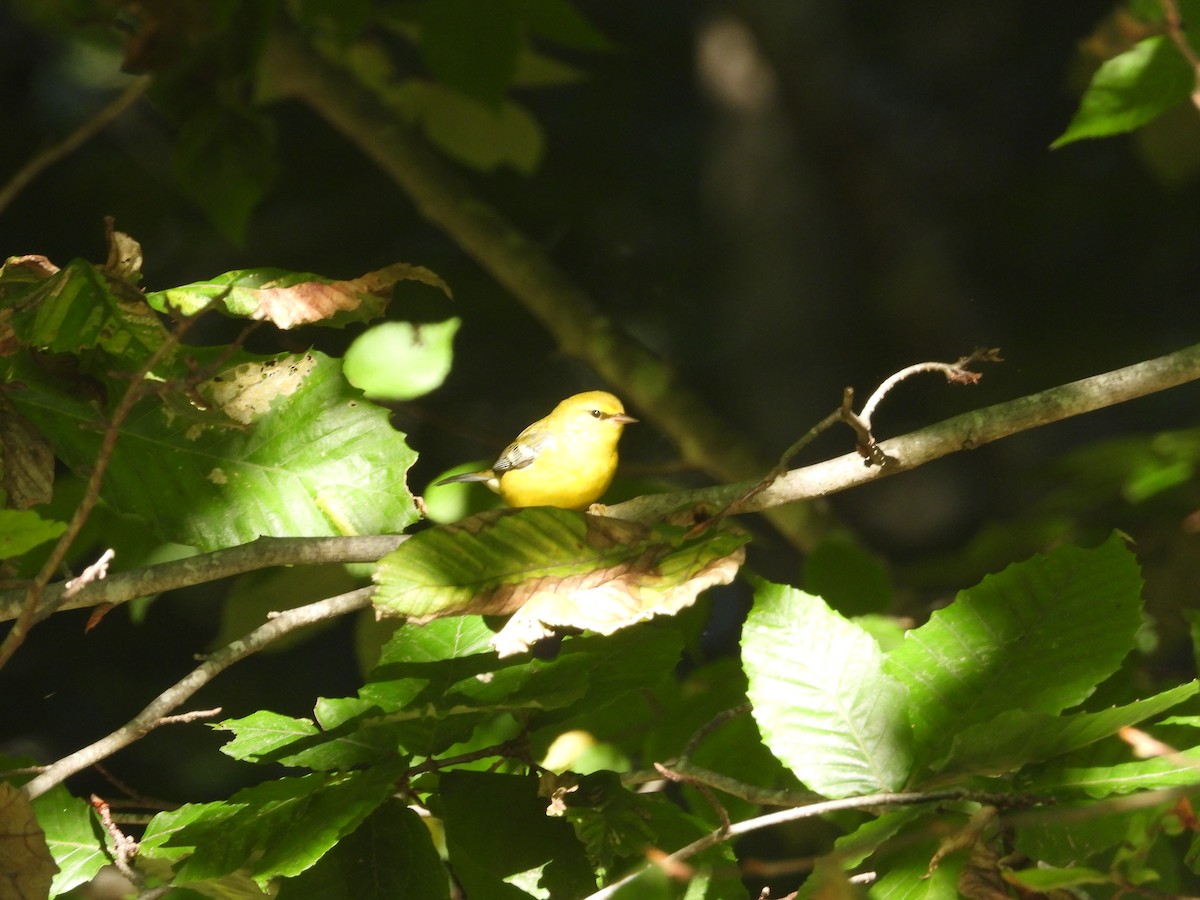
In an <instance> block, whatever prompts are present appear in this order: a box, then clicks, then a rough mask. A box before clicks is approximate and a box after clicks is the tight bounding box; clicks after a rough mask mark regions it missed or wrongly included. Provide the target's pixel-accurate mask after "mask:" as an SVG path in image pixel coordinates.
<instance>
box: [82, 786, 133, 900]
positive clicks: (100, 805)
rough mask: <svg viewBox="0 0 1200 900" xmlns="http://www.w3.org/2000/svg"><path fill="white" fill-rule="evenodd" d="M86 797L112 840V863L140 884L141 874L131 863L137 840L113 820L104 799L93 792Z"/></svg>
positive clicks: (127, 876) (123, 873)
mask: <svg viewBox="0 0 1200 900" xmlns="http://www.w3.org/2000/svg"><path fill="white" fill-rule="evenodd" d="M88 799H89V801H90V802H91V804H92V809H94V810H96V815H97V816H99V817H100V824H101V825H102V826H103V827H104V830H105V831H106V832H107V833H108V837H109V840H111V841H112V844H113V853H112V857H113V865H115V866H116V867H117V869H118V870H120V872H121V874H122V875H124V876H125V877H126V878H128V879H129V880H130V881H131V882H132V883H133V884H135V885H138V886H140V885H141V884H142V876H141V874H139V873H138V872H137V871H136V870H135V869H134V868H133V865H132V862H133V858H134V857H135V856H137V853H138V842H137V841H135V840H134V839H133V838H131V837H130V836H129V835H127V834H126V833H125V832H123V831H122V830H121V829H120V827H119V826H118V825H117V823H116V822H114V821H113V817H112V812H111V810H110V809H109V807H108V803H107V802H106V801H104V800H102V799H101V798H100V797H97V796H96V795H95V794H92V795H91V797H89V798H88Z"/></svg>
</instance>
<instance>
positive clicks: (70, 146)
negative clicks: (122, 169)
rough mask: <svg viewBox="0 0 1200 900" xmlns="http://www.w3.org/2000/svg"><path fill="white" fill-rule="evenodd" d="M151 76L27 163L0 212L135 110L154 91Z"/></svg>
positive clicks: (0, 197)
mask: <svg viewBox="0 0 1200 900" xmlns="http://www.w3.org/2000/svg"><path fill="white" fill-rule="evenodd" d="M150 82H151V79H150V76H148V75H142V76H140V77H138V78H135V79H134V80H133V81H131V82H130V83H129V86H128V87H126V88H125V90H124V91H122V92H121V93H120V94H119V95H117V97H116V98H115V99H114V100H113V101H112V102H111V103H109V104H108V105H107V106H105V107H104V108H103V109H102V110H100V111H99V112H98V113H96V115H94V116H92V117H91V118H90V119H88V120H87V121H86V122H84V123H83V124H82V125H80V126H79V127H78V128H76V129H75V130H74V131H73V132H71V133H70V134H69V135H67V136H66V137H65V138H63V139H62V140H61V141H59V142H58V143H57V144H53V145H51V146H49V147H46V148H45V149H44V150H42V151H40V152H39V153H37V154H36V155H35V156H34V157H33V158H32V159H30V160H29V162H27V163H25V165H23V166H22V167H21V168H20V169H19V170H17V172H16V173H15V174H14V175H13V177H12V178H10V179H9V180H8V183H7V184H6V185H4V187H3V188H0V212H3V211H4V210H5V209H7V208H8V205H9V204H10V203H12V202H13V200H15V199H16V198H17V196H18V195H20V193H21V191H23V190H25V188H26V187H28V186H29V184H30V182H32V181H33V180H34V179H35V178H37V177H38V175H40V174H41V173H42V172H44V171H45V170H46V169H48V168H50V166H52V165H54V164H55V163H56V162H58V161H59V160H60V159H62V158H63V157H65V156H68V155H70V154H71V153H74V152H75V151H76V150H77V149H79V148H80V147H81V146H83V145H84V144H85V143H87V142H88V141H89V140H91V139H92V138H93V137H95V136H96V135H97V134H99V133H100V132H101V131H103V130H104V129H105V128H106V127H107V126H108V125H109V123H111V122H112V121H113V120H115V119H116V118H117V117H118V116H120V115H121V113H123V112H125V110H126V109H128V108H129V107H130V106H132V105H133V104H134V103H135V102H136V101H137V100H138V98H139V97H141V96H142V94H144V93H146V90H147V89H148V88H149V87H150Z"/></svg>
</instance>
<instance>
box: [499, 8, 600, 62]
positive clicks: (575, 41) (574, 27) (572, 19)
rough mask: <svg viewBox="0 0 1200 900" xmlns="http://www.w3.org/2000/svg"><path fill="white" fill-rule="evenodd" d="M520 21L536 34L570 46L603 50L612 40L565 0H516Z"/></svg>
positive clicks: (572, 47)
mask: <svg viewBox="0 0 1200 900" xmlns="http://www.w3.org/2000/svg"><path fill="white" fill-rule="evenodd" d="M517 9H518V10H519V15H520V17H521V21H522V22H523V23H524V24H525V26H526V27H527V28H528V29H529V30H530V31H532V32H533V33H534V34H536V35H538V36H539V37H543V38H546V39H547V40H549V41H553V42H555V43H556V44H561V45H562V46H564V47H570V48H571V49H573V50H590V51H605V50H611V49H612V46H613V45H612V43H611V42H610V41H609V39H608V38H606V37H605V36H604V35H603V34H602V33H601V32H600V31H599V30H598V29H597V28H596V26H595V25H593V24H592V23H591V22H589V21H588V20H587V19H586V18H584V16H583V14H582V13H580V12H579V9H578V8H577V7H576V6H575V5H574V4H572V3H568V2H567V0H517Z"/></svg>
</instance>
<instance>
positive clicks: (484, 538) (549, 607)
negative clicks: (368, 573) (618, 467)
mask: <svg viewBox="0 0 1200 900" xmlns="http://www.w3.org/2000/svg"><path fill="white" fill-rule="evenodd" d="M685 534H686V531H685V529H682V528H674V527H671V526H665V525H664V526H656V527H654V528H650V527H647V526H644V525H640V524H637V523H634V522H626V521H621V520H619V519H613V518H608V517H604V516H588V515H585V514H583V513H578V512H574V511H572V510H566V509H552V508H549V507H534V508H529V509H505V510H495V511H492V512H487V513H481V514H480V515H477V516H473V517H471V518H469V519H464V520H463V521H461V522H459V523H457V524H455V525H442V526H438V527H436V528H431V529H429V530H427V531H423V532H421V533H419V534H416V535H413V537H412V538H411V539H410V540H408V541H406V542H405V543H404V544H403V545H401V547H400V548H399V549H398V550H397V551H395V552H393V553H390V554H388V555H387V556H385V557H384V558H383V559H382V560H381V561H380V564H379V568H378V569H377V570H376V573H375V580H376V583H377V584H378V585H379V590H378V591H377V592H376V594H375V598H374V603H375V608H376V609H377V610H379V611H380V612H382V613H384V614H386V615H399V616H405V617H407V618H408V619H410V620H411V621H414V622H427V621H430V620H431V619H434V618H437V617H440V616H457V615H464V614H468V613H479V614H483V615H507V614H509V613H514V615H513V617H512V618H511V619H510V620H509V622H508V624H507V625H506V626H505V627H504V629H503V630H502V631H501V632H500V633H499V634H498V635H497V636H496V637H495V639H494V641H493V644H494V645H495V647H496V649H497V650H498V651H499V652H500V654H501V656H507V655H511V654H514V653H520V652H522V651H524V650H526V649H528V647H529V645H530V644H532V643H533V642H534V641H536V640H539V639H541V638H543V637H546V636H548V635H549V634H550V633H551V632H550V631H549V630H548V629H549V627H553V626H568V627H574V628H584V629H588V630H591V631H597V632H600V633H601V634H612V633H613V632H615V631H617V630H619V629H621V628H626V627H628V626H630V625H633V624H635V623H637V622H641V621H644V620H646V619H649V618H651V617H652V616H656V615H669V614H672V613H675V612H677V611H678V610H680V609H682V608H683V607H685V606H689V605H691V603H693V602H694V601H695V598H696V595H697V594H698V593H699V592H700V591H702V590H704V589H705V588H708V587H711V586H712V585H714V584H726V583H728V582H729V581H730V580H731V579H732V578H733V576H734V574H735V573H736V571H737V568H738V566H739V565H740V564H741V561H742V558H743V548H742V545H743V544H744V543H745V541H746V535H744V534H743V533H741V532H735V531H732V530H725V531H710V532H708V533H706V534H704V535H702V536H701V537H699V538H691V539H687V538H685V537H684V535H685Z"/></svg>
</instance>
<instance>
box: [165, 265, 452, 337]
mask: <svg viewBox="0 0 1200 900" xmlns="http://www.w3.org/2000/svg"><path fill="white" fill-rule="evenodd" d="M400 281H418V282H421V283H422V284H428V285H430V286H432V287H436V288H437V289H438V290H440V291H442V292H443V293H444V294H445V295H446V296H447V297H449V296H451V294H450V288H449V287H448V286H447V285H446V283H445V282H444V281H442V279H441V278H439V277H438V276H437V275H436V274H434V273H433V272H431V271H430V270H429V269H426V268H425V267H424V266H414V265H410V264H409V263H393V264H392V265H390V266H386V267H384V268H382V269H377V270H375V271H373V272H367V273H366V274H364V275H360V276H359V277H358V278H352V279H349V280H344V281H339V280H336V279H332V278H325V277H323V276H320V275H312V274H309V273H306V272H288V271H285V270H283V269H243V270H239V271H235V272H226V273H225V274H223V275H218V276H216V277H215V278H210V279H209V280H207V281H199V282H195V283H194V284H186V285H182V286H180V287H174V288H168V289H167V290H162V291H154V292H151V293H148V294H147V295H146V300H147V302H148V303H150V305H151V306H153V307H154V308H155V309H157V310H159V311H162V312H165V311H167V310H168V309H174V310H178V311H179V312H182V313H185V314H187V315H193V314H195V313H197V312H199V311H200V310H202V309H205V308H206V307H208V306H209V305H210V304H212V303H214V302H217V303H219V304H220V306H221V307H222V308H223V309H224V310H225V311H226V312H228V313H229V314H230V315H234V316H243V317H245V318H248V319H255V320H257V321H264V322H271V323H272V324H274V325H276V326H278V327H279V328H295V327H296V326H297V325H308V324H312V323H323V324H326V325H333V326H337V327H340V326H343V325H345V324H347V323H349V322H367V321H370V320H371V319H375V318H378V317H379V316H381V315H382V314H383V311H384V310H385V309H386V308H387V305H388V301H389V300H390V299H391V297H392V289H393V288H394V287H395V286H396V284H397V283H398V282H400Z"/></svg>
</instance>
